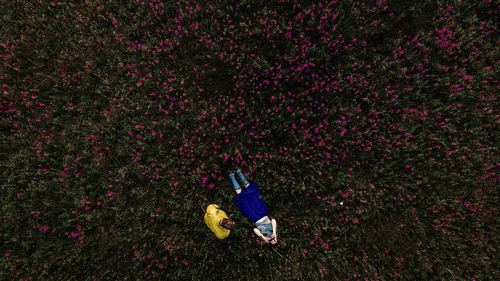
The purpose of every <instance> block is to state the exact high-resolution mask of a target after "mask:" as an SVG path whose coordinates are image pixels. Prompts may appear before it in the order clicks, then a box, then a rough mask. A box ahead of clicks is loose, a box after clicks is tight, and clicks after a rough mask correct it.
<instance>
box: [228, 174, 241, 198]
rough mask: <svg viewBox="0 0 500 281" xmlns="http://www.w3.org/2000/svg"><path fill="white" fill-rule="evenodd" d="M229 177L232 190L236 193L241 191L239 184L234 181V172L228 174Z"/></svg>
mask: <svg viewBox="0 0 500 281" xmlns="http://www.w3.org/2000/svg"><path fill="white" fill-rule="evenodd" d="M229 178H230V179H231V182H232V183H233V187H234V190H235V191H236V194H240V193H241V187H240V184H239V183H238V182H237V181H236V178H235V177H234V173H231V174H229Z"/></svg>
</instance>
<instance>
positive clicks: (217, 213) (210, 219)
mask: <svg viewBox="0 0 500 281" xmlns="http://www.w3.org/2000/svg"><path fill="white" fill-rule="evenodd" d="M228 218H229V217H228V216H227V214H226V212H224V211H222V210H220V209H219V206H218V205H216V204H210V205H208V207H207V212H206V213H205V217H204V219H205V224H206V225H207V226H208V228H210V230H212V231H213V233H215V236H217V238H219V239H224V238H226V237H227V236H229V233H230V232H231V231H230V230H229V229H226V228H224V227H222V226H220V225H219V222H220V221H221V220H222V219H228Z"/></svg>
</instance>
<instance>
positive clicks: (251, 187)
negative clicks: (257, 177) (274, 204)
mask: <svg viewBox="0 0 500 281" xmlns="http://www.w3.org/2000/svg"><path fill="white" fill-rule="evenodd" d="M236 174H237V175H238V176H239V178H240V179H241V181H242V182H243V186H244V187H245V190H243V189H242V188H241V187H240V185H239V183H238V182H237V181H236V178H235V177H234V173H231V174H229V178H230V179H231V181H232V183H233V186H234V190H235V191H236V194H237V195H238V198H237V199H236V202H235V204H236V206H238V207H239V208H240V210H241V212H242V213H243V215H244V216H245V217H246V218H247V219H248V220H250V221H252V222H254V223H255V226H256V228H254V229H253V231H254V232H255V234H256V235H257V236H258V237H260V238H262V239H263V240H264V241H265V242H266V243H271V244H273V245H274V244H276V243H277V242H278V235H277V227H278V226H277V223H276V220H275V219H274V218H273V217H272V216H268V215H267V207H266V204H265V203H264V201H263V200H262V199H261V198H260V196H259V195H260V189H259V187H258V186H257V184H256V183H255V182H254V181H251V182H248V181H247V179H246V178H245V177H244V176H243V175H242V174H241V169H238V170H237V171H236Z"/></svg>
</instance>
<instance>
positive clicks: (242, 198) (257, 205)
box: [234, 181, 267, 222]
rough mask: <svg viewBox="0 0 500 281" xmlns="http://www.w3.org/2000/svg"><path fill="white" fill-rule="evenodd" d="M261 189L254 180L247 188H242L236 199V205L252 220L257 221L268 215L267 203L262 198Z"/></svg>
mask: <svg viewBox="0 0 500 281" xmlns="http://www.w3.org/2000/svg"><path fill="white" fill-rule="evenodd" d="M259 195H260V189H259V187H258V186H257V184H256V183H255V182H254V181H251V182H250V185H249V186H248V187H247V189H246V190H242V191H241V192H240V194H238V198H237V199H236V202H234V204H236V206H238V207H239V208H240V209H241V212H242V213H243V215H244V216H245V217H246V218H247V219H249V220H250V221H252V222H256V221H258V220H260V219H261V218H263V217H265V216H267V207H266V203H264V201H263V200H262V199H261V198H260V196H259Z"/></svg>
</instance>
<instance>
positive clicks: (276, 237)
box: [269, 216, 278, 242]
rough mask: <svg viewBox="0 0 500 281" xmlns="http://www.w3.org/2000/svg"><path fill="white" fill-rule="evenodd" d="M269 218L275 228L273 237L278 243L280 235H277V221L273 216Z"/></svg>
mask: <svg viewBox="0 0 500 281" xmlns="http://www.w3.org/2000/svg"><path fill="white" fill-rule="evenodd" d="M269 218H270V219H271V225H272V226H273V236H274V239H275V240H276V242H277V241H278V233H276V225H277V223H276V219H274V217H273V216H269Z"/></svg>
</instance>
